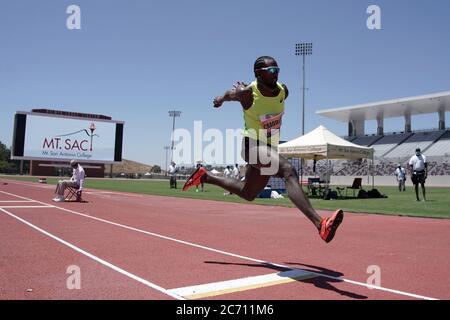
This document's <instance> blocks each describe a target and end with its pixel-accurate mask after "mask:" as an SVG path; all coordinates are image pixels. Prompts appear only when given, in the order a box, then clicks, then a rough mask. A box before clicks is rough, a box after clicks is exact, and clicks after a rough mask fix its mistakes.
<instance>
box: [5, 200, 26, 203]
mask: <svg viewBox="0 0 450 320" xmlns="http://www.w3.org/2000/svg"><path fill="white" fill-rule="evenodd" d="M18 202H34V201H32V200H0V203H18Z"/></svg>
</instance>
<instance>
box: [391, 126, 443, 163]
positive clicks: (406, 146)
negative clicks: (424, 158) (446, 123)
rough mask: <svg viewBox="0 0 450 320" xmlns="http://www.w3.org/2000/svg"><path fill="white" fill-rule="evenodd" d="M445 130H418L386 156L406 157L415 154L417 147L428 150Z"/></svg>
mask: <svg viewBox="0 0 450 320" xmlns="http://www.w3.org/2000/svg"><path fill="white" fill-rule="evenodd" d="M444 133H445V131H427V132H417V133H415V134H413V135H412V136H410V137H409V138H408V139H407V140H406V141H404V142H403V143H402V144H400V145H399V146H397V147H396V148H395V149H393V150H391V151H390V152H388V153H387V154H385V155H384V157H385V158H388V159H389V158H391V159H392V158H396V159H399V158H406V157H408V156H411V155H413V154H414V151H415V149H416V148H420V149H421V150H422V151H424V150H426V149H427V147H429V146H430V145H431V144H432V143H433V142H434V141H436V140H437V139H439V137H441V136H442V135H443V134H444Z"/></svg>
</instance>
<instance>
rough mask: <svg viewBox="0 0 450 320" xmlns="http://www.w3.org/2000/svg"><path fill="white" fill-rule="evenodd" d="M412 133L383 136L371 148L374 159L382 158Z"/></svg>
mask: <svg viewBox="0 0 450 320" xmlns="http://www.w3.org/2000/svg"><path fill="white" fill-rule="evenodd" d="M411 135H413V133H402V134H392V135H386V136H383V137H382V138H381V139H379V140H377V141H376V142H375V143H374V144H373V145H371V147H372V148H373V149H374V152H375V153H374V156H375V158H379V157H383V156H384V155H385V154H386V153H388V152H389V151H391V150H392V149H393V148H394V147H395V146H397V145H398V144H399V143H401V142H402V141H404V140H406V139H407V138H409V137H410V136H411Z"/></svg>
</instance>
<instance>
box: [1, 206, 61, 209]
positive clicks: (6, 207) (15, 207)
mask: <svg viewBox="0 0 450 320" xmlns="http://www.w3.org/2000/svg"><path fill="white" fill-rule="evenodd" d="M0 208H3V209H39V208H56V207H55V206H0Z"/></svg>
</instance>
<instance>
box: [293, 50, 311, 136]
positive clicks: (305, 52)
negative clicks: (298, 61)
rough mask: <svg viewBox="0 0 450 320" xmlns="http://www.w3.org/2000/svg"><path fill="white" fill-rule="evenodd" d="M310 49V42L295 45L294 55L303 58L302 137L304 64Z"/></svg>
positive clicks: (303, 120)
mask: <svg viewBox="0 0 450 320" xmlns="http://www.w3.org/2000/svg"><path fill="white" fill-rule="evenodd" d="M312 47H313V44H312V43H311V42H308V43H297V44H296V45H295V55H296V56H302V57H303V86H302V90H303V107H302V135H304V134H305V90H306V85H305V62H306V56H310V55H312Z"/></svg>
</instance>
